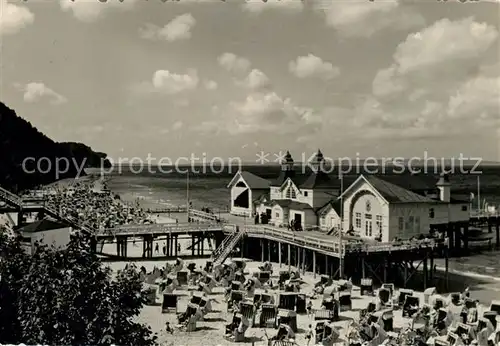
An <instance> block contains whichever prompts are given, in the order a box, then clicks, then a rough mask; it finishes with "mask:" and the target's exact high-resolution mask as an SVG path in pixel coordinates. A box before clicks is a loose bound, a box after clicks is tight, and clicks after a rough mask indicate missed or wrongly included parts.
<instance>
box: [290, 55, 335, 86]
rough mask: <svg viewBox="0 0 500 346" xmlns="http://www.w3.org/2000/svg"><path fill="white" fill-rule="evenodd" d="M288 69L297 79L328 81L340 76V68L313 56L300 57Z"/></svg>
mask: <svg viewBox="0 0 500 346" xmlns="http://www.w3.org/2000/svg"><path fill="white" fill-rule="evenodd" d="M288 69H289V70H290V72H291V73H292V74H293V75H295V76H296V77H297V78H308V77H318V78H322V79H326V80H327V79H333V78H335V77H337V76H338V75H339V74H340V69H339V68H338V67H336V66H333V64H332V63H330V62H326V61H323V60H322V59H321V58H320V57H317V56H315V55H313V54H309V55H306V56H299V57H298V58H297V59H296V60H295V61H290V63H289V64H288Z"/></svg>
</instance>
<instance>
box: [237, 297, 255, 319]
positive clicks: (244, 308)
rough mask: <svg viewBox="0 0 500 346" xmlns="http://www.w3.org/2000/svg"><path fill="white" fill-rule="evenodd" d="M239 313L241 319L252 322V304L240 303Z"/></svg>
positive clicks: (253, 308) (253, 316)
mask: <svg viewBox="0 0 500 346" xmlns="http://www.w3.org/2000/svg"><path fill="white" fill-rule="evenodd" d="M240 313H241V315H242V316H243V317H245V318H247V319H248V320H249V321H252V324H253V321H254V318H255V306H254V305H253V303H248V302H244V301H242V302H240Z"/></svg>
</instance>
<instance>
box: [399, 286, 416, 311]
mask: <svg viewBox="0 0 500 346" xmlns="http://www.w3.org/2000/svg"><path fill="white" fill-rule="evenodd" d="M406 296H413V290H408V289H404V288H402V289H400V290H399V295H398V302H397V305H398V306H399V307H400V308H402V307H403V305H404V303H405V300H406Z"/></svg>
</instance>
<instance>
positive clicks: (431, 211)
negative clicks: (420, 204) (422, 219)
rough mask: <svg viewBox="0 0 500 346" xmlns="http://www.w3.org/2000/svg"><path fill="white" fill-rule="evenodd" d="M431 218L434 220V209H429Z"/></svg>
mask: <svg viewBox="0 0 500 346" xmlns="http://www.w3.org/2000/svg"><path fill="white" fill-rule="evenodd" d="M429 217H430V218H431V219H434V208H431V209H429Z"/></svg>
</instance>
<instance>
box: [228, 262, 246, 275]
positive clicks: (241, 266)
mask: <svg viewBox="0 0 500 346" xmlns="http://www.w3.org/2000/svg"><path fill="white" fill-rule="evenodd" d="M231 262H232V263H234V264H235V265H236V269H237V270H241V272H242V273H243V272H244V270H245V268H246V266H247V262H248V261H247V260H246V259H244V258H233V260H232V261H231Z"/></svg>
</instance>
